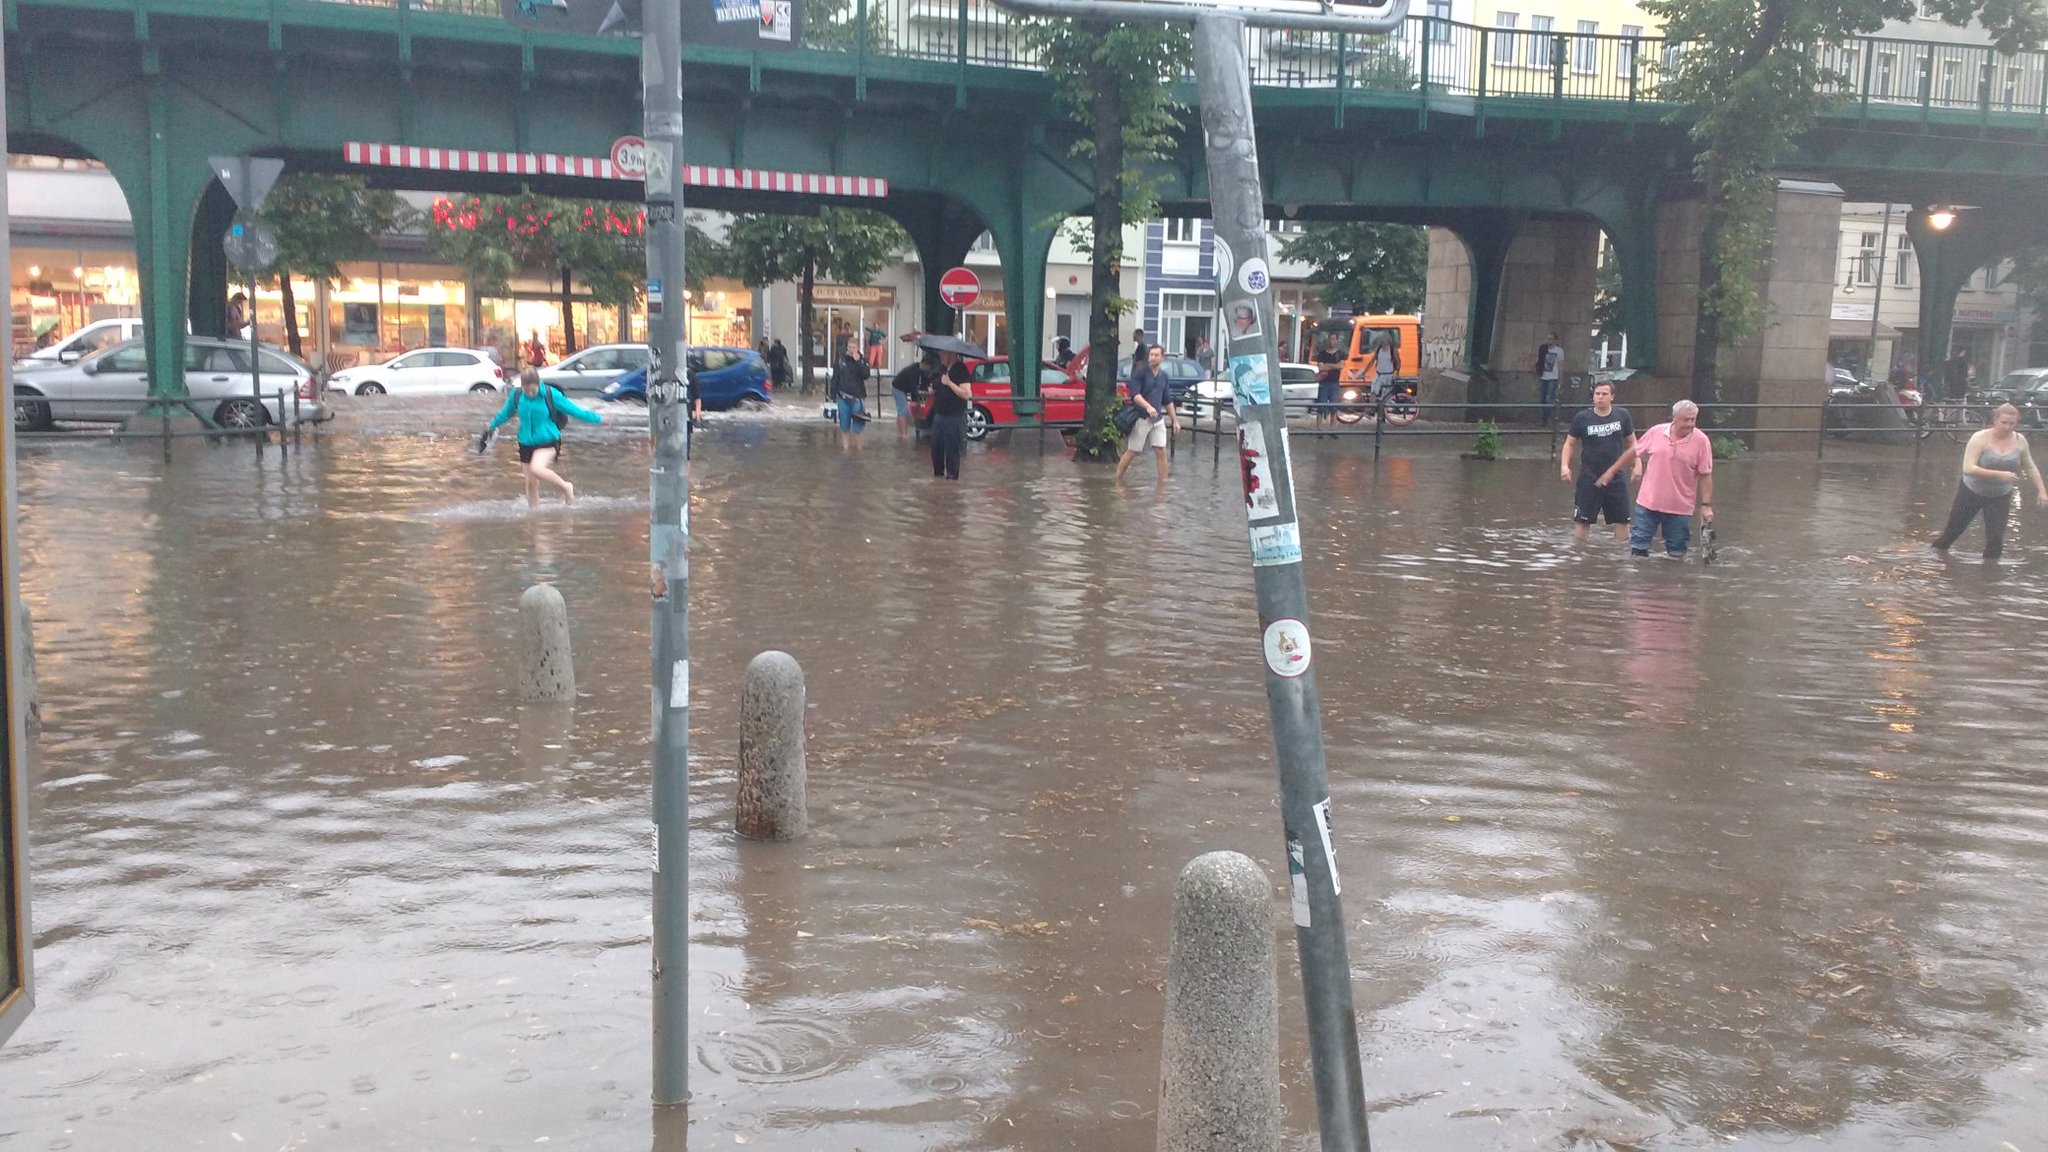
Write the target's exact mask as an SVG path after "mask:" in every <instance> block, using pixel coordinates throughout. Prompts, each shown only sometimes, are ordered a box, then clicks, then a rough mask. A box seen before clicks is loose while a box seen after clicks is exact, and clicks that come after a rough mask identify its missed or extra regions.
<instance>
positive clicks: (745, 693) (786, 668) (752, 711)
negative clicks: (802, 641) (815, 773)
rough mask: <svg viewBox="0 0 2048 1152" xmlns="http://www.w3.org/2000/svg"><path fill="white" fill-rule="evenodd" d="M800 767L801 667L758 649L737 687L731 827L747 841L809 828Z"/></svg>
mask: <svg viewBox="0 0 2048 1152" xmlns="http://www.w3.org/2000/svg"><path fill="white" fill-rule="evenodd" d="M808 785H809V777H808V773H807V770H806V768H805V766H804V670H803V669H802V668H801V667H799V666H798V664H797V662H796V657H794V656H791V655H790V654H789V653H787V652H763V653H761V654H760V655H759V656H756V657H754V659H753V660H752V661H750V662H749V663H748V664H747V676H746V680H745V682H744V683H743V684H742V685H741V686H740V773H739V801H738V803H737V804H736V805H735V806H734V810H733V826H734V828H736V829H737V830H738V832H739V834H740V835H742V836H745V837H747V838H748V839H750V840H794V839H796V838H798V837H800V836H802V835H804V833H806V832H808V831H810V813H809V811H808V809H807V807H806V803H807V802H806V799H805V795H804V793H805V791H806V789H807V787H808Z"/></svg>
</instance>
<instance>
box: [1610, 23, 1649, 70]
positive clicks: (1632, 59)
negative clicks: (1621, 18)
mask: <svg viewBox="0 0 2048 1152" xmlns="http://www.w3.org/2000/svg"><path fill="white" fill-rule="evenodd" d="M1621 34H1622V35H1623V36H1627V37H1629V39H1627V40H1624V41H1622V42H1621V43H1619V44H1617V45H1615V46H1614V74H1615V75H1616V76H1633V75H1635V71H1636V49H1637V48H1639V47H1641V45H1639V44H1637V43H1636V38H1639V37H1641V36H1642V34H1643V26H1642V25H1641V24H1623V25H1622V26H1621Z"/></svg>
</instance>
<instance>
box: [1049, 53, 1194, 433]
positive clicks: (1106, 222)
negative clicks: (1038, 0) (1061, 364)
mask: <svg viewBox="0 0 2048 1152" xmlns="http://www.w3.org/2000/svg"><path fill="white" fill-rule="evenodd" d="M1024 37H1025V42H1026V43H1027V44H1029V45H1030V46H1031V47H1032V48H1033V49H1034V50H1035V51H1036V52H1037V54H1038V57H1039V59H1041V60H1043V61H1044V62H1045V70H1046V73H1047V75H1049V76H1050V77H1052V81H1053V99H1054V101H1055V102H1056V103H1057V104H1058V105H1059V106H1060V107H1062V108H1065V109H1066V110H1067V111H1068V112H1069V113H1071V114H1072V115H1073V117H1074V119H1075V120H1076V121H1077V122H1078V123H1079V124H1080V125H1081V126H1082V127H1083V128H1085V129H1087V130H1088V135H1086V136H1083V137H1081V138H1080V139H1078V140H1076V141H1075V142H1074V146H1073V148H1072V150H1071V151H1072V154H1073V155H1074V156H1075V157H1076V158H1077V159H1085V160H1088V161H1090V162H1091V164H1092V166H1093V177H1094V184H1095V205H1094V210H1093V212H1092V214H1091V215H1090V217H1089V219H1088V221H1087V227H1086V228H1085V229H1079V228H1077V229H1074V230H1072V232H1071V235H1072V237H1073V239H1074V240H1075V242H1076V243H1077V244H1078V245H1082V246H1084V247H1085V248H1086V250H1087V251H1088V254H1089V261H1090V264H1091V265H1092V266H1093V269H1094V282H1093V285H1092V290H1091V292H1090V296H1089V301H1088V403H1087V413H1086V417H1085V419H1084V420H1083V421H1082V427H1081V431H1080V432H1079V433H1077V434H1076V446H1077V448H1078V449H1079V454H1080V455H1081V456H1082V457H1083V458H1087V459H1103V458H1105V457H1108V456H1112V455H1114V454H1115V450H1116V448H1117V445H1116V444H1115V442H1114V441H1113V440H1111V439H1110V438H1108V437H1105V436H1104V435H1103V434H1102V428H1103V426H1104V425H1105V424H1107V423H1108V420H1109V414H1110V410H1111V409H1112V408H1113V407H1114V406H1115V404H1116V342H1117V319H1118V317H1120V316H1121V315H1122V314H1123V313H1124V312H1125V311H1127V310H1128V309H1129V307H1130V302H1129V301H1127V300H1125V299H1123V298H1121V297H1119V296H1118V295H1117V294H1116V286H1117V270H1118V268H1119V267H1120V265H1121V264H1122V262H1123V235H1124V223H1125V221H1129V220H1146V219H1150V218H1151V217H1152V216H1154V215H1156V214H1157V213H1158V211H1159V190H1158V185H1157V184H1156V183H1155V182H1154V181H1152V180H1150V179H1147V178H1146V176H1145V174H1144V170H1143V169H1144V165H1146V164H1147V163H1150V162H1152V161H1156V160H1163V159H1165V158H1166V157H1168V156H1169V155H1171V154H1172V152H1173V146H1174V142H1175V136H1176V134H1178V133H1179V132H1180V130H1181V120H1180V108H1179V107H1178V106H1177V105H1176V104H1175V103H1174V101H1173V97H1172V94H1171V93H1170V92H1169V91H1168V89H1167V87H1166V85H1165V84H1163V83H1161V78H1162V77H1170V76H1178V75H1181V74H1183V73H1184V71H1185V70H1186V67H1187V61H1188V60H1190V59H1192V58H1193V47H1192V45H1191V44H1190V42H1189V38H1188V31H1187V29H1186V28H1184V27H1182V26H1181V25H1178V24H1152V23H1145V24H1083V23H1081V22H1079V21H1073V20H1030V21H1026V22H1025V24H1024Z"/></svg>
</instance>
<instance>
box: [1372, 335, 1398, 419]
mask: <svg viewBox="0 0 2048 1152" xmlns="http://www.w3.org/2000/svg"><path fill="white" fill-rule="evenodd" d="M1398 367H1399V364H1398V362H1397V361H1396V360H1395V358H1394V338H1393V336H1391V335H1389V334H1388V333H1385V332H1382V333H1380V334H1379V335H1378V336H1375V337H1373V341H1372V398H1373V402H1374V403H1376V404H1385V403H1386V402H1387V393H1388V392H1390V391H1392V390H1393V387H1394V372H1395V370H1396V369H1397V368H1398Z"/></svg>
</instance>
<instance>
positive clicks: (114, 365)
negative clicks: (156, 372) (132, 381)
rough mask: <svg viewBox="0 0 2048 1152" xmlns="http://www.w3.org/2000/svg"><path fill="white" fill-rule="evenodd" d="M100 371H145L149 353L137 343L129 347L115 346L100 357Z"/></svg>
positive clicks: (147, 367) (147, 366)
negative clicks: (115, 347)
mask: <svg viewBox="0 0 2048 1152" xmlns="http://www.w3.org/2000/svg"><path fill="white" fill-rule="evenodd" d="M100 371H102V372H147V371H149V353H148V352H147V351H146V350H145V349H144V348H143V347H142V345H140V344H137V345H135V346H133V347H130V348H117V349H115V350H114V351H112V352H109V353H107V354H106V355H105V356H102V357H100Z"/></svg>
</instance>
